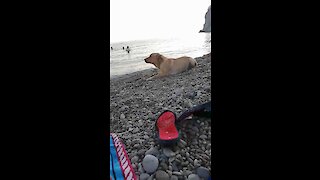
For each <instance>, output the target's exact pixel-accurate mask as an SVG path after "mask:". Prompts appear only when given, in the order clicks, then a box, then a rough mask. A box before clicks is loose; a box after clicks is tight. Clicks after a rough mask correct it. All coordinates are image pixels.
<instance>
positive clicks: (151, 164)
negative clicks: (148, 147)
mask: <svg viewBox="0 0 320 180" xmlns="http://www.w3.org/2000/svg"><path fill="white" fill-rule="evenodd" d="M142 165H143V169H144V170H145V171H146V172H147V173H153V172H155V171H156V170H157V168H158V166H159V161H158V159H157V158H156V157H155V156H153V155H149V154H148V155H146V156H145V157H144V158H143V161H142Z"/></svg>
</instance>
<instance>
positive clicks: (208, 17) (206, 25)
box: [200, 5, 211, 32]
mask: <svg viewBox="0 0 320 180" xmlns="http://www.w3.org/2000/svg"><path fill="white" fill-rule="evenodd" d="M200 32H211V5H210V6H209V8H208V11H207V13H206V15H205V23H204V25H203V29H202V30H200Z"/></svg>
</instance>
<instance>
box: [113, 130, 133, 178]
mask: <svg viewBox="0 0 320 180" xmlns="http://www.w3.org/2000/svg"><path fill="white" fill-rule="evenodd" d="M120 179H125V180H136V179H137V177H136V175H135V172H134V170H133V168H132V166H131V162H130V159H129V157H128V154H127V152H126V150H125V147H124V145H123V144H122V142H121V140H120V138H119V137H118V136H117V135H116V134H115V133H110V180H120Z"/></svg>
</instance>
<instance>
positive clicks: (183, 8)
mask: <svg viewBox="0 0 320 180" xmlns="http://www.w3.org/2000/svg"><path fill="white" fill-rule="evenodd" d="M210 5H211V1H210V0H110V41H111V42H112V43H113V42H121V41H131V40H143V39H155V38H168V37H183V36H188V34H194V33H198V32H199V30H201V29H202V28H203V24H204V22H205V14H206V12H207V10H208V7H209V6H210Z"/></svg>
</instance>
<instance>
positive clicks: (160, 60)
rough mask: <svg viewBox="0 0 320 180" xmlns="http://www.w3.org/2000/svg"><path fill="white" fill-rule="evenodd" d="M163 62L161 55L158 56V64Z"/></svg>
mask: <svg viewBox="0 0 320 180" xmlns="http://www.w3.org/2000/svg"><path fill="white" fill-rule="evenodd" d="M162 61H163V56H162V55H161V54H158V62H162Z"/></svg>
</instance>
